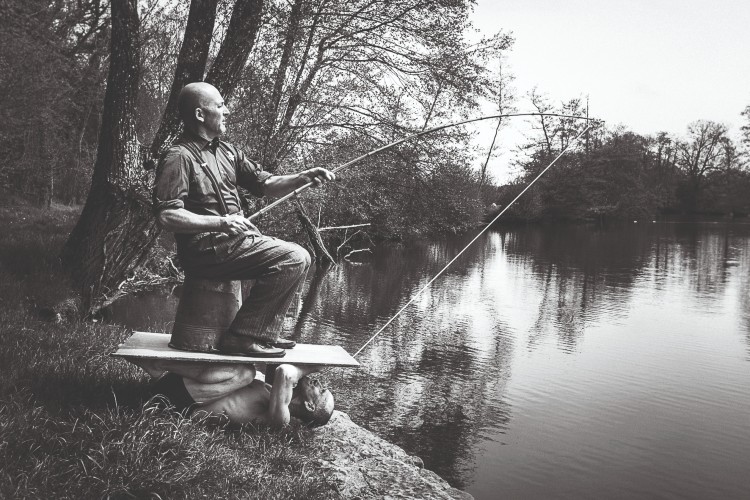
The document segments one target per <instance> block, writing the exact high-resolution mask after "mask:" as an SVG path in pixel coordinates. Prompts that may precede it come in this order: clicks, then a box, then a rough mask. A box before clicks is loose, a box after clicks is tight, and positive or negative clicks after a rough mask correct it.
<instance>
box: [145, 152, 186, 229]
mask: <svg viewBox="0 0 750 500" xmlns="http://www.w3.org/2000/svg"><path fill="white" fill-rule="evenodd" d="M189 169H190V166H189V165H188V162H187V160H186V159H185V158H184V156H183V155H181V154H180V150H179V148H170V149H169V151H167V152H166V153H165V154H164V156H163V157H162V158H161V160H160V161H159V166H158V167H157V169H156V181H155V183H154V192H153V194H154V213H155V214H156V215H158V214H159V213H160V212H161V211H162V210H166V209H169V208H184V207H185V201H184V200H185V197H186V196H187V195H188V188H189V182H190V180H189V179H190V178H189Z"/></svg>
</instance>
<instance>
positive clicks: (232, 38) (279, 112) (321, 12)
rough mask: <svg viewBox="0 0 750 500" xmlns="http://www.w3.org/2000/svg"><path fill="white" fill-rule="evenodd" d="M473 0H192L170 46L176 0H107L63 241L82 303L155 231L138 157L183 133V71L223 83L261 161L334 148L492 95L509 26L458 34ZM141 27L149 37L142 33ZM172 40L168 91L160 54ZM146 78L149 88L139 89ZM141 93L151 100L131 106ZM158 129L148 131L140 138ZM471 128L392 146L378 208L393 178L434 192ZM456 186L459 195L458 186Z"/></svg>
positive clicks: (375, 140) (115, 277)
mask: <svg viewBox="0 0 750 500" xmlns="http://www.w3.org/2000/svg"><path fill="white" fill-rule="evenodd" d="M170 5H172V7H170ZM225 6H228V7H229V8H228V9H226V10H225V9H224V7H225ZM469 9H470V3H469V2H465V1H455V0H405V1H403V2H390V1H388V0H355V1H343V0H315V1H311V0H294V1H293V2H282V1H280V0H279V1H263V0H236V1H234V2H228V3H219V2H217V1H216V0H192V1H191V3H190V8H189V12H188V15H187V22H186V23H185V25H184V36H183V37H182V43H181V45H180V49H179V51H176V50H175V49H176V46H175V45H174V44H172V43H171V42H170V40H171V39H170V36H173V35H174V33H180V32H181V31H180V28H179V27H178V26H181V25H180V24H179V23H176V22H175V21H173V20H171V19H173V18H170V17H169V16H173V15H174V14H176V13H179V12H181V11H180V6H179V5H177V4H168V5H166V6H165V5H164V4H161V3H159V2H149V3H147V4H145V8H144V9H142V12H141V13H139V11H138V3H137V1H136V0H112V15H111V18H112V21H113V22H112V28H111V45H110V66H109V77H108V84H107V92H106V94H105V97H104V104H103V111H102V126H101V130H100V133H99V144H98V152H97V160H96V165H95V168H94V175H93V178H92V186H91V190H90V192H89V196H88V199H87V201H86V205H85V207H84V210H83V212H82V214H81V218H80V220H79V222H78V224H77V225H76V227H75V229H74V231H73V233H72V234H71V236H70V238H69V240H68V243H67V245H66V248H65V251H64V253H63V257H64V260H65V262H66V263H67V265H68V266H69V268H70V270H71V271H72V273H73V275H74V277H76V278H77V285H78V288H79V290H80V291H81V294H82V297H83V302H84V309H85V310H86V311H87V312H88V313H91V312H93V311H96V310H97V309H99V308H100V307H102V306H103V305H106V304H107V303H109V302H111V301H112V300H114V299H115V298H116V297H117V296H118V294H120V293H122V292H123V288H122V284H123V283H124V282H125V280H126V278H127V277H128V276H130V275H131V274H132V273H133V272H134V271H135V270H136V269H138V266H139V265H140V264H141V263H142V262H143V260H144V259H145V258H146V256H147V254H148V251H149V249H150V248H151V246H152V245H153V242H154V241H155V239H156V237H157V236H158V229H157V228H156V226H155V223H154V219H153V217H152V216H151V215H150V196H149V191H150V186H151V183H152V179H151V174H150V173H147V172H144V170H143V168H142V167H143V165H144V164H145V165H148V164H153V160H154V158H155V157H156V156H157V155H158V153H159V152H160V151H163V149H164V148H165V147H167V146H168V145H169V144H170V143H171V141H172V140H173V139H174V137H176V136H177V134H179V120H178V119H177V117H176V113H175V105H174V103H175V102H176V101H175V99H176V93H177V92H178V91H179V89H180V88H181V87H182V86H183V85H184V84H185V83H188V82H190V81H196V80H202V79H204V80H205V81H208V82H210V83H213V84H214V85H215V86H217V88H219V90H220V91H221V92H222V94H224V96H225V97H227V98H229V99H231V100H230V105H232V106H233V108H234V110H235V112H234V115H233V120H234V122H235V123H234V124H233V125H232V126H231V127H230V129H231V130H232V137H231V139H232V140H233V141H234V142H236V143H238V145H240V146H244V148H245V149H246V150H248V152H250V153H252V154H254V155H255V156H256V157H257V158H260V159H261V160H262V161H263V163H264V164H265V165H266V166H267V168H268V169H269V170H271V171H279V172H280V171H282V170H284V169H287V168H294V169H296V168H298V167H299V166H300V165H302V164H305V163H318V161H319V160H320V159H330V160H334V158H332V157H331V156H330V155H329V153H328V150H329V149H331V147H332V145H333V141H345V142H346V143H348V144H353V145H355V149H349V150H347V151H346V152H345V153H346V154H345V155H344V157H346V158H347V159H348V158H349V157H351V155H352V153H356V152H359V151H364V150H365V148H367V147H370V146H371V145H373V144H377V145H379V144H383V143H384V142H387V141H389V140H392V139H393V138H394V137H397V136H401V135H402V134H404V133H408V132H409V131H414V130H419V129H420V128H422V127H426V126H427V124H428V123H429V122H430V121H431V120H436V119H445V118H446V117H449V116H452V113H453V112H454V111H455V110H457V109H462V110H464V113H468V112H471V111H472V110H474V109H476V108H477V106H478V102H479V100H480V99H484V98H492V99H496V97H497V93H498V89H499V87H498V84H497V82H496V80H495V79H494V78H493V77H492V75H490V74H489V73H488V72H487V71H485V69H484V68H485V67H486V62H487V60H489V59H490V58H496V57H497V56H498V54H499V51H501V50H503V49H505V48H507V47H508V46H509V44H510V43H511V39H510V38H509V37H507V36H503V35H498V36H496V37H492V38H490V39H487V40H483V41H481V42H480V43H478V44H472V45H470V44H468V43H467V42H466V41H465V40H464V39H463V32H464V31H465V30H466V29H468V27H469V24H468V13H469ZM230 12H231V14H230ZM165 16H166V22H164V26H165V27H166V28H167V29H170V30H172V31H170V32H169V33H168V35H169V36H166V37H165V36H164V33H163V32H162V33H160V31H159V29H158V25H159V21H158V20H159V19H161V18H164V17H165ZM142 35H146V38H148V39H149V40H155V41H156V42H157V43H156V44H143V43H141V40H142V39H143V37H142ZM175 52H176V62H175V63H174V78H173V80H172V82H171V85H170V86H169V88H170V90H169V92H168V93H167V92H165V78H164V75H165V71H166V70H164V69H163V68H166V67H169V63H165V62H164V61H165V60H167V59H171V58H173V57H174V56H173V54H175ZM144 55H145V57H144ZM172 60H174V59H172ZM144 61H145V62H146V64H147V66H146V67H144V66H143V65H142V62H144ZM159 61H161V62H160V63H159ZM209 63H210V64H209ZM157 64H161V67H159V66H155V65H157ZM141 76H143V78H140V77H141ZM141 80H142V81H143V82H144V86H145V91H143V90H142V89H140V90H141V91H140V92H139V88H138V86H139V85H138V82H139V81H141ZM161 99H166V104H165V105H163V109H164V111H163V113H162V115H161V118H160V120H158V121H159V123H158V125H156V124H155V123H153V121H154V118H153V117H154V115H155V113H154V112H153V110H154V109H157V108H158V109H161V108H162V106H158V105H157V104H158V101H160V100H161ZM139 103H140V104H141V105H143V104H148V105H149V107H150V110H147V112H142V111H139V109H138V106H139ZM152 131H155V132H153V137H154V138H153V140H152V141H151V144H150V147H147V148H146V147H142V146H141V144H142V143H143V142H144V138H143V136H144V135H150V134H151V133H152ZM467 137H468V136H467V134H466V132H465V131H461V130H454V131H451V132H446V133H445V134H442V135H440V136H439V137H436V138H433V139H431V140H426V141H422V142H421V143H420V144H418V145H413V147H409V148H404V149H402V150H400V151H398V152H396V153H398V154H401V155H402V158H401V159H400V160H399V161H398V162H394V163H392V165H399V166H400V167H403V170H400V171H399V172H397V173H396V174H395V175H394V176H393V177H392V179H393V180H394V181H395V180H397V179H398V180H400V181H401V185H402V186H406V189H404V190H401V191H400V190H399V189H397V188H398V187H399V186H393V185H391V186H389V187H386V188H383V189H382V190H380V191H378V189H377V188H375V189H374V192H379V193H381V194H382V197H378V198H377V199H375V200H374V202H373V204H372V205H371V208H372V213H376V212H378V211H381V208H382V207H383V206H389V204H390V206H394V204H393V202H394V200H397V199H398V194H399V193H407V192H410V193H411V198H409V199H410V200H413V202H414V206H415V207H416V206H421V207H425V206H429V205H428V204H426V202H427V201H430V200H429V192H428V191H427V190H423V189H419V187H420V186H421V185H422V184H424V183H425V182H436V181H440V182H444V183H450V182H454V181H455V178H456V174H455V172H456V171H457V170H456V169H457V168H458V169H459V171H461V176H462V177H463V178H469V176H467V175H466V174H467V171H468V166H467V165H466V164H464V165H463V166H462V165H460V164H459V163H462V162H461V161H459V160H463V159H464V158H465V157H464V156H460V155H457V156H456V157H455V159H449V160H442V161H438V160H436V158H442V157H443V155H442V154H440V152H441V151H443V152H451V151H455V150H456V149H458V148H457V145H458V144H465V142H466V138H467ZM438 139H442V140H443V141H446V142H443V143H441V142H439V141H438ZM331 163H332V162H330V161H329V162H328V163H327V164H329V165H330V164H331ZM461 169H463V170H461ZM389 180H391V179H386V181H389ZM371 187H372V186H364V189H363V191H367V190H368V189H370V188H371ZM332 192H333V190H332ZM454 193H455V194H453V198H454V199H457V198H458V197H459V196H463V193H464V192H463V191H461V190H458V189H456V190H455V191H454ZM368 195H369V193H368ZM329 196H333V195H329ZM313 200H315V198H313ZM321 201H322V202H323V205H327V206H333V205H335V203H333V201H332V200H330V199H329V200H325V199H324V198H321ZM431 201H432V203H433V205H434V204H437V203H439V201H438V200H435V199H432V200H431ZM456 206H458V205H456ZM358 210H359V209H354V210H352V211H351V212H352V213H356V212H358ZM407 211H408V209H407ZM415 211H416V209H415ZM397 212H398V211H397V210H392V211H389V214H388V215H389V216H390V217H391V218H394V217H395V216H396V214H397ZM381 213H382V211H381ZM435 220H437V218H436V219H435ZM443 220H444V221H448V220H449V219H448V218H445V217H444V218H443ZM430 224H432V226H431V227H434V226H436V225H439V224H436V223H434V221H433V222H432V223H430ZM389 225H390V224H389V223H388V222H385V223H383V224H382V227H388V226H389Z"/></svg>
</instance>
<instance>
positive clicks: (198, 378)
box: [131, 360, 334, 427]
mask: <svg viewBox="0 0 750 500" xmlns="http://www.w3.org/2000/svg"><path fill="white" fill-rule="evenodd" d="M131 361H132V362H134V363H135V364H136V365H138V366H140V367H141V368H143V369H144V370H145V371H146V372H148V373H149V375H151V376H152V377H154V378H157V379H158V380H157V382H156V383H155V391H156V394H162V395H164V396H166V397H167V398H168V399H169V400H170V402H171V403H172V404H173V405H174V406H175V407H176V409H177V410H178V411H180V412H181V413H182V414H183V415H186V416H187V415H191V414H199V413H200V412H205V413H207V414H213V415H224V416H226V417H227V418H228V419H229V421H230V422H231V423H233V424H244V423H265V424H268V425H271V426H274V427H284V426H286V425H288V424H289V421H290V420H291V417H295V418H298V419H300V420H302V421H303V422H304V423H306V424H309V425H312V426H320V425H325V424H326V423H327V422H328V420H329V419H330V418H331V415H332V414H333V405H334V401H333V394H331V392H330V391H329V390H328V389H323V388H322V387H321V386H320V384H319V383H318V381H317V380H313V379H311V378H310V377H308V375H309V374H311V373H314V372H316V371H319V370H320V368H321V367H320V366H314V365H291V364H282V365H279V366H277V367H276V369H275V372H274V375H273V385H269V384H265V383H263V382H262V381H260V380H257V379H256V378H255V373H256V370H255V367H254V366H253V365H250V364H220V363H210V364H206V363H194V362H189V361H171V360H131Z"/></svg>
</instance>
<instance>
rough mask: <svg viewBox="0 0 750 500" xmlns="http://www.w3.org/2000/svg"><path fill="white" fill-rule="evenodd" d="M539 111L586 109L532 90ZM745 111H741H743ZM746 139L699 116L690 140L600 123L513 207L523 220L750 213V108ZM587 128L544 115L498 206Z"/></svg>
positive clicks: (691, 128)
mask: <svg viewBox="0 0 750 500" xmlns="http://www.w3.org/2000/svg"><path fill="white" fill-rule="evenodd" d="M531 97H532V102H534V103H535V105H536V106H537V108H538V109H540V110H543V111H547V112H552V111H558V112H560V111H562V112H566V113H571V114H577V115H580V114H581V109H580V108H581V103H580V101H578V100H573V101H570V102H568V103H565V104H564V105H563V106H562V107H561V108H560V109H555V108H553V107H552V106H550V105H548V104H547V103H546V102H544V101H543V100H542V99H540V98H539V96H538V95H534V94H532V96H531ZM739 114H740V113H739V112H738V116H739ZM741 115H742V116H743V117H744V119H745V125H744V126H742V127H741V133H742V137H741V138H740V140H739V141H737V142H736V141H733V140H732V139H731V138H730V137H729V135H728V132H727V128H726V126H725V125H723V124H720V123H715V122H711V121H705V120H698V121H695V122H693V123H690V124H688V125H687V134H686V135H685V136H684V137H674V136H671V135H669V134H667V133H659V134H656V135H654V136H644V135H639V134H636V133H634V132H631V131H628V130H627V129H625V128H623V127H617V128H613V129H612V128H606V127H600V128H597V129H595V130H593V131H590V132H589V133H588V134H587V135H585V136H584V137H583V138H582V139H581V140H580V144H579V145H578V146H577V147H576V148H575V149H574V151H575V152H569V153H567V154H566V155H565V156H563V157H562V158H561V159H560V161H559V162H558V163H557V164H556V165H555V166H553V167H552V169H550V170H549V171H548V172H547V173H546V174H545V176H544V177H542V178H541V179H540V180H539V182H538V183H537V184H535V186H534V187H533V188H532V189H531V190H530V191H529V192H528V193H526V195H525V196H524V198H522V199H520V200H519V202H518V203H517V204H516V205H514V206H513V207H511V208H510V209H508V212H507V214H508V216H509V217H510V218H517V219H522V220H539V219H563V220H574V221H580V220H597V221H603V220H605V219H629V220H630V219H644V218H648V219H653V218H655V217H657V216H659V215H664V214H683V215H696V214H706V215H716V216H730V217H737V216H739V217H745V216H747V215H748V214H750V171H748V159H749V158H748V149H749V146H750V106H748V107H747V108H745V110H744V111H743V112H742V113H741ZM584 126H585V125H584V124H583V123H580V122H574V121H572V120H566V119H560V118H550V117H545V118H544V119H540V120H539V121H538V126H537V129H538V130H537V132H538V133H537V134H536V137H537V138H536V140H534V141H531V142H530V143H529V144H527V145H526V146H525V148H524V150H525V154H523V155H520V158H521V159H519V160H518V161H517V163H518V166H519V167H520V168H521V169H522V172H523V174H522V175H521V176H520V177H519V178H518V179H517V180H516V182H514V183H512V184H511V185H507V186H503V187H501V188H499V190H498V193H497V197H496V200H495V202H496V204H497V205H498V208H496V209H495V210H499V209H500V208H501V207H503V206H505V205H506V204H507V203H509V202H510V201H511V200H512V199H513V198H514V197H515V195H516V194H517V193H518V192H520V191H521V189H523V187H524V186H525V185H526V184H527V183H528V182H529V181H530V180H531V179H533V178H534V177H535V176H536V175H537V174H538V173H539V172H540V171H541V170H542V169H543V168H544V167H546V166H547V165H548V164H549V162H551V161H552V160H553V159H554V157H555V156H557V154H558V153H559V152H560V151H561V150H562V149H564V148H565V146H566V145H567V144H568V142H569V141H570V140H571V139H572V138H573V137H575V135H577V134H578V132H580V131H581V130H582V129H583V127H584Z"/></svg>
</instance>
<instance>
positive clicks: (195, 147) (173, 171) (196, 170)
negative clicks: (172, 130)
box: [154, 131, 271, 215]
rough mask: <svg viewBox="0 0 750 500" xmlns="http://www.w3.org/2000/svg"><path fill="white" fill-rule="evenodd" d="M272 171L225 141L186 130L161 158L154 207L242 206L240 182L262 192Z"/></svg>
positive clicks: (217, 209)
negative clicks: (200, 135) (205, 137)
mask: <svg viewBox="0 0 750 500" xmlns="http://www.w3.org/2000/svg"><path fill="white" fill-rule="evenodd" d="M269 177H271V174H270V173H268V172H264V171H263V169H262V168H261V166H260V165H258V164H257V163H255V162H254V161H252V160H250V159H248V158H246V157H245V155H244V153H243V152H242V151H240V150H239V149H237V148H235V147H234V146H231V145H230V144H227V143H226V142H223V141H219V140H218V139H214V141H208V140H206V139H203V138H201V137H199V136H197V135H196V134H193V133H192V132H189V131H186V132H185V133H184V134H183V135H182V137H180V138H179V139H178V140H177V141H175V143H174V145H173V146H172V147H171V148H169V150H167V152H166V153H165V154H164V156H163V157H162V158H161V160H160V161H159V166H158V168H157V170H156V183H155V186H154V209H155V211H156V212H157V213H158V212H160V211H162V210H164V209H166V208H184V209H186V210H188V211H190V212H193V213H195V214H199V215H226V214H233V213H237V212H239V211H240V210H241V205H240V195H239V193H238V191H237V186H242V187H243V188H245V189H247V190H248V191H250V192H251V193H252V194H254V195H255V196H263V188H264V183H265V181H266V180H267V179H268V178H269Z"/></svg>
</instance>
